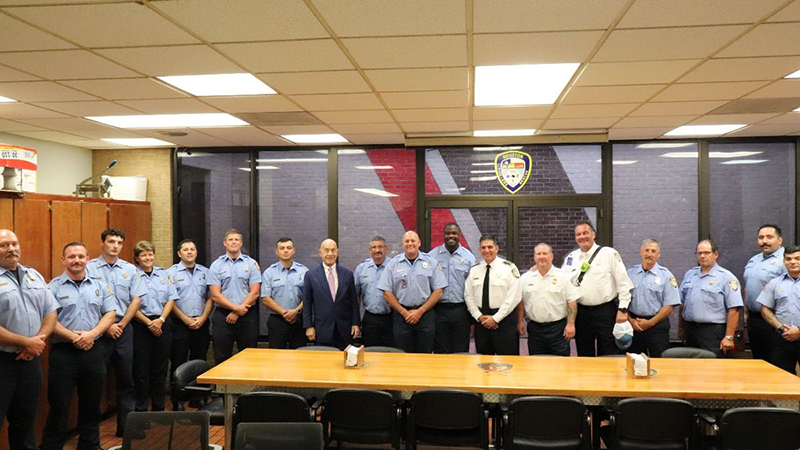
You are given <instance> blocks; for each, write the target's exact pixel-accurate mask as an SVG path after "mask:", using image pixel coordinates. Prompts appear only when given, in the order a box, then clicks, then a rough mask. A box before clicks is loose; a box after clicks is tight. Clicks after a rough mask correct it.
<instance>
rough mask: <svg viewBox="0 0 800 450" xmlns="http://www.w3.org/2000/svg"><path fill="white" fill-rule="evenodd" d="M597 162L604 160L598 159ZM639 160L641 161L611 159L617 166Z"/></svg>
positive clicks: (627, 164) (634, 162) (634, 161)
mask: <svg viewBox="0 0 800 450" xmlns="http://www.w3.org/2000/svg"><path fill="white" fill-rule="evenodd" d="M595 162H603V160H602V159H598V160H597V161H595ZM637 162H639V161H638V160H625V159H617V160H614V161H611V164H613V165H615V166H629V165H631V164H636V163H637Z"/></svg>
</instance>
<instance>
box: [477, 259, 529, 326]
mask: <svg viewBox="0 0 800 450" xmlns="http://www.w3.org/2000/svg"><path fill="white" fill-rule="evenodd" d="M490 265H491V266H492V268H491V269H490V271H489V278H490V280H491V284H490V287H489V307H490V308H492V309H496V310H497V312H496V313H495V314H494V315H493V316H492V318H493V319H494V321H495V322H497V323H500V321H501V320H503V319H505V318H506V316H508V315H509V314H510V313H511V312H512V311H514V308H515V307H516V306H517V304H519V302H520V299H521V297H520V292H519V282H518V281H519V270H518V269H517V266H515V265H514V263H512V262H511V261H506V260H505V259H503V258H500V257H497V258H495V259H494V261H492V262H491V264H490ZM485 276H486V261H482V262H481V263H480V264H476V265H474V266H472V269H470V271H469V275H467V281H466V283H465V285H464V302H465V303H466V304H467V309H468V310H469V313H470V314H472V317H474V318H475V320H478V318H479V317H480V316H481V315H482V313H481V305H482V304H483V280H484V278H485Z"/></svg>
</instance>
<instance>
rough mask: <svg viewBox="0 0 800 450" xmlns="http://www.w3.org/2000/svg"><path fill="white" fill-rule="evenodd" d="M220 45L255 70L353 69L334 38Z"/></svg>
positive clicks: (238, 60) (240, 62)
mask: <svg viewBox="0 0 800 450" xmlns="http://www.w3.org/2000/svg"><path fill="white" fill-rule="evenodd" d="M217 48H219V49H220V51H222V52H223V53H225V54H226V55H228V56H229V57H230V58H232V59H233V60H234V61H237V62H238V63H239V64H241V65H243V66H244V67H246V68H247V69H248V70H249V71H251V72H304V71H310V70H351V69H353V66H352V64H350V61H348V60H347V57H345V55H344V53H343V52H342V50H341V49H340V48H339V46H338V45H336V43H335V42H334V41H333V39H317V40H311V41H283V42H257V43H247V44H219V45H217Z"/></svg>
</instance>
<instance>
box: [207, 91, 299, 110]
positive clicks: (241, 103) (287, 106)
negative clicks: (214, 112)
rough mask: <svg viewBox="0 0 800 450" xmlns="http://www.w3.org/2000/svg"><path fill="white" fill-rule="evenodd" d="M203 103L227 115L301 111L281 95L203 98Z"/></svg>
mask: <svg viewBox="0 0 800 450" xmlns="http://www.w3.org/2000/svg"><path fill="white" fill-rule="evenodd" d="M203 101H204V102H206V103H209V104H211V105H214V106H216V107H217V108H219V109H221V110H222V111H225V112H228V113H258V112H280V111H301V109H300V108H299V107H298V106H297V105H295V104H294V103H292V102H290V101H289V100H288V99H286V97H284V96H282V95H253V96H248V97H203Z"/></svg>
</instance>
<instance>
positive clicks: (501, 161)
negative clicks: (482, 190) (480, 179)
mask: <svg viewBox="0 0 800 450" xmlns="http://www.w3.org/2000/svg"><path fill="white" fill-rule="evenodd" d="M494 172H495V173H496V174H497V181H499V182H500V185H502V186H503V187H504V188H505V189H506V190H507V191H508V192H510V193H512V194H516V193H517V192H519V190H520V189H522V187H523V186H525V183H527V182H528V177H530V176H531V155H529V154H527V153H525V152H518V151H509V152H503V153H500V154H499V155H497V156H495V158H494Z"/></svg>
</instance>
